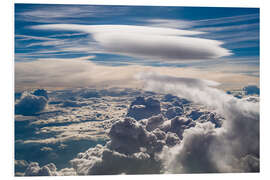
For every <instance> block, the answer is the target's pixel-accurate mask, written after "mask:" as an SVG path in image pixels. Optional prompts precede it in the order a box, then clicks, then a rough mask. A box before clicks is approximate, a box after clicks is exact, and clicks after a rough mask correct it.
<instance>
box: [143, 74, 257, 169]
mask: <svg viewBox="0 0 270 180" xmlns="http://www.w3.org/2000/svg"><path fill="white" fill-rule="evenodd" d="M138 78H139V79H141V80H142V81H143V82H144V83H145V88H146V90H150V91H154V92H162V93H171V94H175V95H178V96H180V97H185V98H187V99H189V100H191V101H193V102H195V103H200V104H204V105H206V106H211V107H214V108H215V109H216V111H217V112H219V113H220V114H222V115H223V116H224V118H225V120H224V123H223V125H222V127H221V128H214V124H212V123H203V124H200V123H197V124H196V126H195V127H192V128H190V129H188V130H185V131H184V133H183V142H182V143H181V144H180V145H177V146H175V147H174V148H171V149H167V150H164V152H163V153H162V158H163V159H164V164H165V171H166V172H169V173H192V172H246V171H255V172H258V171H259V104H258V103H251V102H247V101H244V100H240V99H237V98H235V97H233V96H231V95H228V94H226V93H225V92H223V91H221V90H218V89H216V88H215V87H213V85H217V84H215V83H213V82H209V81H205V80H199V79H187V78H176V77H169V76H162V75H158V74H149V73H142V74H140V75H139V76H138ZM190 82H192V83H190Z"/></svg>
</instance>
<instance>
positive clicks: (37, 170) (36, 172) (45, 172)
mask: <svg viewBox="0 0 270 180" xmlns="http://www.w3.org/2000/svg"><path fill="white" fill-rule="evenodd" d="M74 175H76V172H75V171H74V169H72V168H64V169H62V170H61V171H57V168H56V166H55V164H53V163H50V164H47V165H45V166H42V167H40V166H39V164H38V163H37V162H31V163H30V164H29V165H28V167H27V169H26V170H25V173H24V176H74Z"/></svg>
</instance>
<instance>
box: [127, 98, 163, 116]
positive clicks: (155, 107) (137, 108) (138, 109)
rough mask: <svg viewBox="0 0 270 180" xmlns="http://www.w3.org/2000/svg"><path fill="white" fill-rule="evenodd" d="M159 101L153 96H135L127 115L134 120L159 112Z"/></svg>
mask: <svg viewBox="0 0 270 180" xmlns="http://www.w3.org/2000/svg"><path fill="white" fill-rule="evenodd" d="M160 112H161V109H160V102H159V101H158V100H156V99H153V98H148V99H146V100H145V99H144V97H137V98H136V99H135V100H134V101H133V102H132V103H131V105H130V107H129V110H128V112H127V116H129V117H133V118H134V119H136V120H141V119H144V118H149V117H151V116H153V115H157V114H160Z"/></svg>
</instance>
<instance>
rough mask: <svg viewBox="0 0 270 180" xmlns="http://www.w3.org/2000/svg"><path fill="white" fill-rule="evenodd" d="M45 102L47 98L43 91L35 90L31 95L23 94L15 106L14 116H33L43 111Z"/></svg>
mask: <svg viewBox="0 0 270 180" xmlns="http://www.w3.org/2000/svg"><path fill="white" fill-rule="evenodd" d="M35 94H36V95H35ZM47 100H48V96H47V93H46V91H45V90H36V91H34V92H33V94H31V93H27V92H25V93H23V95H22V96H21V98H20V99H19V101H18V103H16V104H15V114H22V115H24V116H32V115H35V114H36V113H39V112H41V111H42V110H44V109H45V107H46V105H47Z"/></svg>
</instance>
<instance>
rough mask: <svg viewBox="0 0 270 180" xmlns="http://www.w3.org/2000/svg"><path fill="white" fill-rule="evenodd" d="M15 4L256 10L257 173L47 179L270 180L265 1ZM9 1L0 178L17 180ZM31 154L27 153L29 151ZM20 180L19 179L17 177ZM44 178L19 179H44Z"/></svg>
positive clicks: (9, 4)
mask: <svg viewBox="0 0 270 180" xmlns="http://www.w3.org/2000/svg"><path fill="white" fill-rule="evenodd" d="M14 2H15V3H46V4H96V5H154V6H204V7H205V6H211V7H260V13H261V19H260V21H261V26H260V28H261V36H260V42H261V43H260V48H261V54H260V71H261V72H260V84H261V98H260V99H261V117H260V118H261V131H260V133H261V141H260V143H261V157H260V162H261V173H257V174H250V173H249V174H192V175H190V174H181V175H165V176H164V175H151V176H149V175H143V176H142V175H136V176H130V175H129V176H87V177H50V179H65V180H66V179H67V180H69V179H74V178H76V179H77V178H79V179H89V178H91V179H105V178H106V179H108V178H110V179H111V178H112V179H126V178H130V179H137V178H143V179H146V178H151V179H152V178H154V179H160V180H161V179H164V178H168V179H187V178H188V179H208V180H211V179H215V180H216V179H221V180H222V179H226V180H227V179H269V177H270V165H269V162H270V158H269V153H270V148H269V142H270V140H269V139H270V138H269V137H270V135H269V132H270V129H269V127H270V116H269V108H270V106H269V105H270V104H269V100H270V99H269V95H270V88H269V87H270V82H269V79H270V74H269V72H270V71H269V68H270V58H269V53H268V52H269V45H268V41H269V40H270V38H269V35H268V34H269V32H270V29H269V17H270V14H269V12H270V8H269V1H267V0H214V1H213V0H15V1H14ZM14 2H13V1H11V0H7V1H4V3H3V2H2V4H1V11H0V12H1V16H0V17H1V21H0V22H1V33H0V34H1V55H2V56H1V59H0V63H1V65H0V73H1V76H0V77H1V93H0V95H1V96H0V97H1V98H0V101H1V111H0V112H1V118H0V122H1V124H0V128H1V129H0V131H1V136H0V137H1V138H2V139H1V142H2V146H1V153H0V154H1V163H0V166H1V167H0V169H1V174H0V175H1V177H3V179H17V178H15V177H14V176H13V175H14V167H13V163H14V162H13V160H14V134H13V132H14V117H13V106H14V102H13V98H14V96H13V91H14V90H13V89H14V84H13V82H14V63H13V52H14V30H13V29H14V16H13V15H14V5H13V3H14ZM30 153H31V152H30ZM20 178H21V177H20ZM47 178H48V177H37V178H30V177H25V178H22V179H47Z"/></svg>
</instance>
